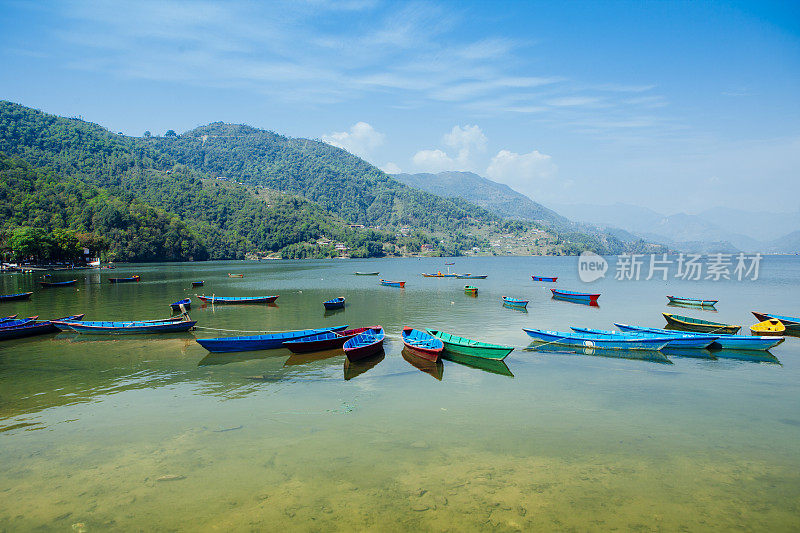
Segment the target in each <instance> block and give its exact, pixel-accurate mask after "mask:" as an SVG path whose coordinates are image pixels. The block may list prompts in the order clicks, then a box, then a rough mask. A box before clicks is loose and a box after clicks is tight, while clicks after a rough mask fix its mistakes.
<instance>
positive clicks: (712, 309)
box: [667, 302, 719, 313]
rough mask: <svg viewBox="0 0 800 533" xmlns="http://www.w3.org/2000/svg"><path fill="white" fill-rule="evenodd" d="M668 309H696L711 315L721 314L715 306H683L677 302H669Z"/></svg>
mask: <svg viewBox="0 0 800 533" xmlns="http://www.w3.org/2000/svg"><path fill="white" fill-rule="evenodd" d="M667 307H679V308H681V309H695V310H697V311H709V312H711V313H719V311H717V308H716V307H714V306H713V305H700V304H682V303H677V302H669V303H668V304H667Z"/></svg>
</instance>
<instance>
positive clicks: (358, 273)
mask: <svg viewBox="0 0 800 533" xmlns="http://www.w3.org/2000/svg"><path fill="white" fill-rule="evenodd" d="M378 274H380V272H355V275H356V276H377V275H378Z"/></svg>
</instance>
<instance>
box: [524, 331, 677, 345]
mask: <svg viewBox="0 0 800 533" xmlns="http://www.w3.org/2000/svg"><path fill="white" fill-rule="evenodd" d="M522 331H524V332H525V333H527V334H528V336H529V337H532V338H534V339H536V340H538V341H542V342H547V343H552V344H561V345H563V346H577V347H579V348H604V349H611V350H660V349H661V348H663V347H665V346H666V345H667V344H668V343H669V341H670V336H668V335H664V336H662V337H646V336H642V335H629V336H625V335H619V336H613V337H612V336H608V335H594V334H591V333H569V332H566V331H547V330H543V329H526V328H522Z"/></svg>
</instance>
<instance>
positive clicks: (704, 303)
mask: <svg viewBox="0 0 800 533" xmlns="http://www.w3.org/2000/svg"><path fill="white" fill-rule="evenodd" d="M667 298H668V299H669V303H672V304H679V305H690V306H697V307H714V306H715V305H717V302H719V300H701V299H698V298H680V297H678V296H667Z"/></svg>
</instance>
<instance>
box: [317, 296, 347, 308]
mask: <svg viewBox="0 0 800 533" xmlns="http://www.w3.org/2000/svg"><path fill="white" fill-rule="evenodd" d="M322 305H324V306H325V309H327V310H328V311H330V310H332V309H344V296H339V297H338V298H334V299H333V300H328V301H327V302H322Z"/></svg>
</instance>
